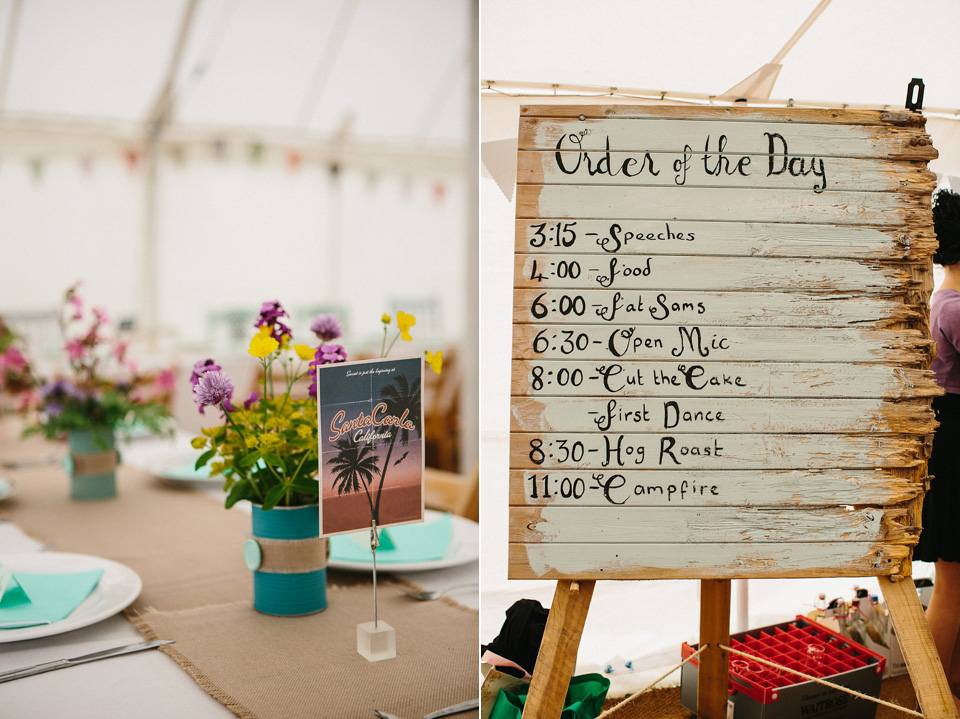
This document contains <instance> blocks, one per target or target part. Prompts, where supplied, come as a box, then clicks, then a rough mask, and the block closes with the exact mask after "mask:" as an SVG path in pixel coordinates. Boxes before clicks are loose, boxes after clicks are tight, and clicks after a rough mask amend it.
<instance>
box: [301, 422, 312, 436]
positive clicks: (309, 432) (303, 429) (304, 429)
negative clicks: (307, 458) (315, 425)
mask: <svg viewBox="0 0 960 719" xmlns="http://www.w3.org/2000/svg"><path fill="white" fill-rule="evenodd" d="M297 434H299V435H300V436H301V437H303V438H304V439H310V437H312V436H313V430H312V429H311V428H310V427H307V426H306V425H303V424H301V425H300V426H299V427H297Z"/></svg>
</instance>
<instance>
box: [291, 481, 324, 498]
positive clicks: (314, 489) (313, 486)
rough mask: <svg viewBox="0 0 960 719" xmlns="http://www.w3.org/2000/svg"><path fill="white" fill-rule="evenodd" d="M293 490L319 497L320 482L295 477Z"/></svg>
mask: <svg viewBox="0 0 960 719" xmlns="http://www.w3.org/2000/svg"><path fill="white" fill-rule="evenodd" d="M292 485H293V488H294V489H295V490H297V491H298V492H302V493H303V494H312V495H314V496H319V494H320V482H318V481H317V480H316V479H314V478H313V477H295V478H294V480H293V482H292Z"/></svg>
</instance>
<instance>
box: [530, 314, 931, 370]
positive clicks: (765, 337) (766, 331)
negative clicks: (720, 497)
mask: <svg viewBox="0 0 960 719" xmlns="http://www.w3.org/2000/svg"><path fill="white" fill-rule="evenodd" d="M873 321H875V322H879V321H880V320H877V319H876V318H874V319H873ZM862 322H863V324H864V325H865V326H866V325H869V324H870V323H871V319H870V318H867V317H864V318H863V320H862ZM855 323H856V320H851V322H850V324H855ZM811 324H812V321H811ZM932 349H933V345H932V343H931V341H930V339H929V338H928V337H926V336H925V335H924V334H923V333H922V332H920V331H917V330H902V331H886V330H877V329H858V328H848V329H843V328H840V329H836V328H817V327H777V328H776V329H775V330H771V329H770V328H766V327H729V326H719V327H709V326H703V327H701V326H699V325H681V326H657V325H632V326H628V327H623V326H615V327H604V326H597V325H567V326H561V325H525V324H515V325H514V327H513V353H514V358H515V359H534V360H540V359H558V360H560V359H574V360H611V361H617V360H678V361H679V360H683V361H688V362H690V361H694V360H696V361H701V360H711V361H712V360H733V361H736V360H739V361H754V362H780V361H783V360H789V361H796V362H828V361H829V362H892V363H898V364H905V365H911V364H917V363H924V362H928V361H929V360H930V359H931V358H932V356H933V355H932Z"/></svg>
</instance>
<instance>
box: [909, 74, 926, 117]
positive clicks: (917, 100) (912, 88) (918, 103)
mask: <svg viewBox="0 0 960 719" xmlns="http://www.w3.org/2000/svg"><path fill="white" fill-rule="evenodd" d="M923 89H924V84H923V80H922V79H920V78H919V77H915V78H913V79H912V80H911V81H910V83H909V84H908V85H907V109H908V110H913V111H914V112H920V110H921V109H922V108H923Z"/></svg>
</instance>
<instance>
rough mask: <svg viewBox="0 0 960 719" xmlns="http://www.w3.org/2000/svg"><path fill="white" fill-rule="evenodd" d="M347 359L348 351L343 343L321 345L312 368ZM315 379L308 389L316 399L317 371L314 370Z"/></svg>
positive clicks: (311, 365)
mask: <svg viewBox="0 0 960 719" xmlns="http://www.w3.org/2000/svg"><path fill="white" fill-rule="evenodd" d="M346 361H347V351H346V350H345V349H344V348H343V345H320V346H319V347H317V353H316V355H314V360H313V362H311V363H310V369H311V370H316V368H317V367H319V366H320V365H324V364H337V363H338V362H346ZM312 374H313V381H312V382H311V383H310V387H309V388H308V389H307V391H308V392H309V393H310V396H311V397H313V398H314V399H316V398H317V373H316V372H313V373H312Z"/></svg>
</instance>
